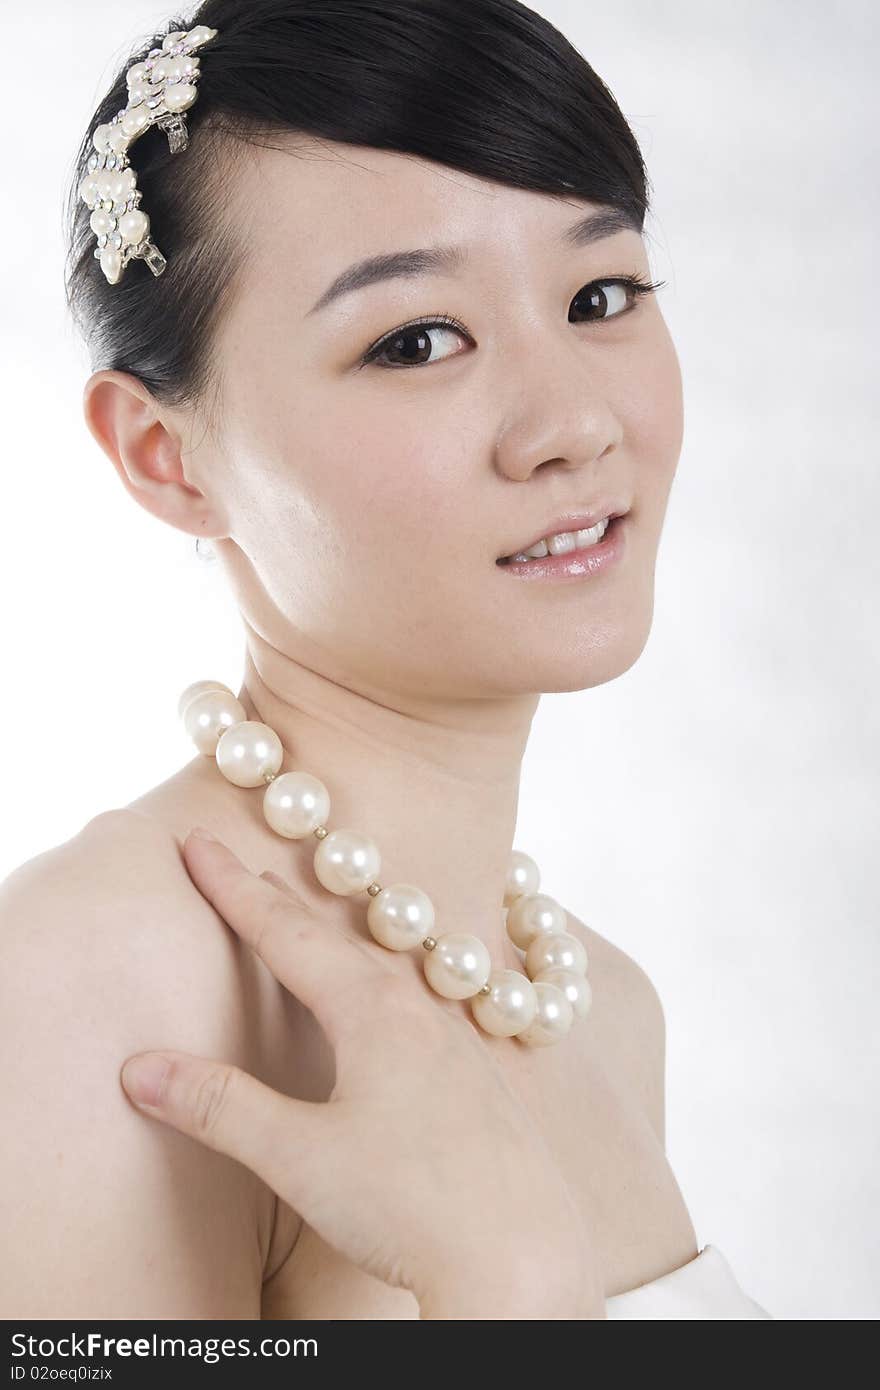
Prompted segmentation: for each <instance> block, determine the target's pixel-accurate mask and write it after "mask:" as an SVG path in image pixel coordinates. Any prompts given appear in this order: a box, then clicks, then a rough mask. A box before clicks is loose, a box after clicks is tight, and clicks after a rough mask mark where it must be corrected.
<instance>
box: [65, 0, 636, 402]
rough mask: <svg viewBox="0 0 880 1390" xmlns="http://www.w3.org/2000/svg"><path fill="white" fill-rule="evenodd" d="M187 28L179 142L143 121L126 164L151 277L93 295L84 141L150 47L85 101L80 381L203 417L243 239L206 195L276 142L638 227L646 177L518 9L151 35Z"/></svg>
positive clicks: (597, 100) (225, 13) (353, 2)
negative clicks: (530, 196) (195, 62)
mask: <svg viewBox="0 0 880 1390" xmlns="http://www.w3.org/2000/svg"><path fill="white" fill-rule="evenodd" d="M195 24H206V25H209V26H210V27H211V28H214V29H216V30H217V31H218V33H217V36H216V38H214V39H212V40H211V42H210V44H207V45H206V46H205V48H204V50H203V51H202V54H201V59H202V61H201V78H200V82H199V88H198V93H199V94H198V99H197V101H196V103H195V105H194V106H193V107H192V108H191V110H189V111H188V112H187V113H186V122H187V127H188V131H189V146H188V148H187V149H186V150H184V151H182V152H180V153H178V154H174V155H172V154H171V153H170V151H169V148H168V141H167V138H166V136H165V135H164V133H163V132H162V131H161V130H159V129H158V128H157V127H155V126H154V127H150V128H149V129H147V130H146V131H145V133H144V134H143V135H142V136H141V137H140V138H139V139H138V141H137V144H136V145H135V146H134V148H133V151H132V164H133V166H134V168H135V170H136V173H137V182H138V187H139V189H140V190H141V191H142V193H143V207H144V210H145V211H146V212H147V213H148V215H149V218H150V228H151V236H152V237H153V239H154V240H155V241H156V243H157V245H158V246H159V247H160V249H161V250H162V252H163V254H164V255H165V256H166V258H167V261H168V264H167V268H166V269H165V271H164V272H163V273H162V274H161V275H160V276H154V275H153V274H152V273H151V272H150V270H149V269H148V267H147V266H146V265H145V264H144V263H143V261H141V260H139V259H135V260H132V261H131V263H130V264H129V265H128V267H127V268H126V270H125V272H124V273H123V276H122V279H121V280H120V281H119V282H118V283H117V284H115V285H111V284H109V283H108V282H107V280H106V278H105V276H104V274H103V272H102V271H101V268H100V266H99V265H98V263H97V261H96V259H95V256H94V249H95V245H96V241H95V234H94V232H93V231H92V229H91V226H90V224H89V216H90V213H89V208H88V206H87V205H86V203H85V202H84V201H83V199H82V198H81V197H80V196H79V184H80V183H81V181H82V179H83V178H84V177H85V175H86V173H87V172H88V159H89V156H90V155H91V154H92V153H93V147H92V144H91V133H92V131H93V130H94V128H95V126H96V125H97V124H98V123H99V122H104V121H109V120H110V119H112V117H113V116H114V115H115V114H116V112H117V111H119V110H121V109H123V108H124V107H125V105H126V103H127V100H128V92H127V87H126V81H125V73H126V71H127V69H128V68H129V67H130V66H131V64H132V63H134V62H137V61H139V60H140V59H142V58H144V57H146V55H147V53H148V51H149V50H150V49H151V48H153V47H158V46H159V45H160V44H161V39H162V37H164V34H163V35H158V36H155V37H154V38H152V39H150V40H149V41H148V42H146V43H144V44H143V45H141V46H140V47H139V48H138V49H137V50H136V51H134V52H132V54H131V56H130V57H128V58H127V59H126V60H125V62H124V64H123V66H122V67H121V68H120V70H119V72H118V74H117V76H116V78H115V79H114V81H113V84H112V87H111V89H110V91H109V92H108V93H107V95H106V97H105V98H104V100H103V101H102V102H101V103H100V105H99V106H98V109H97V110H96V112H95V114H94V116H93V117H92V119H91V121H90V123H89V128H88V131H87V132H86V133H85V135H84V136H83V140H82V143H81V146H80V150H79V153H78V156H77V164H76V169H75V173H74V176H73V179H72V182H71V185H70V190H69V194H68V199H67V204H66V218H67V224H68V227H69V249H68V259H67V270H66V278H65V288H66V294H67V304H68V308H69V309H70V311H71V313H72V315H73V318H74V321H75V323H76V325H77V328H78V329H79V331H80V332H81V333H82V335H83V337H84V338H85V341H86V343H87V345H88V349H89V354H90V358H91V363H92V370H93V371H100V370H102V369H105V368H115V369H116V370H119V371H124V372H130V373H131V374H132V375H134V376H136V377H137V378H138V379H139V380H140V381H142V382H143V384H144V385H145V386H146V387H147V389H148V390H149V391H150V392H151V393H152V395H153V396H154V397H155V399H156V400H157V401H158V402H159V403H160V404H164V405H168V406H191V405H195V404H197V403H198V404H202V405H204V404H205V397H206V396H207V394H208V392H209V391H211V390H214V391H216V390H217V389H218V388H219V384H220V383H219V380H218V377H217V374H216V371H215V366H214V363H213V360H212V351H211V348H212V334H213V330H214V329H215V327H216V325H217V323H218V322H219V320H220V317H221V315H222V312H223V309H224V305H225V304H227V303H228V302H229V299H230V296H231V295H232V293H233V291H234V287H235V281H236V276H237V274H238V272H239V270H240V268H241V267H242V265H243V264H244V262H245V259H246V256H247V241H248V238H247V235H246V232H245V230H244V229H242V228H240V227H237V226H235V225H234V224H231V223H230V221H229V219H228V217H226V216H225V208H224V186H225V184H226V181H227V180H228V179H229V177H230V172H231V170H232V169H234V159H235V154H236V152H237V151H241V150H242V149H243V147H244V146H245V145H247V144H251V145H260V144H266V145H271V144H272V142H273V139H275V140H277V138H278V134H279V132H281V133H283V134H289V133H291V132H295V133H296V132H298V133H301V134H303V135H305V136H313V137H315V136H316V137H320V138H323V139H326V140H336V141H342V142H345V143H348V144H354V145H369V146H372V147H374V148H376V149H382V150H394V151H399V152H402V153H405V154H410V155H416V156H419V157H421V158H425V159H430V160H434V161H437V162H438V163H440V164H445V165H449V166H451V167H453V168H456V169H460V170H462V171H464V172H466V173H470V174H475V175H478V176H480V177H483V178H487V179H494V180H497V181H498V182H500V183H503V184H508V185H510V186H512V187H515V188H523V189H531V190H534V191H536V192H541V193H549V194H559V195H561V196H563V197H568V198H576V199H583V200H585V201H588V202H591V203H596V204H600V205H604V206H607V207H611V208H615V209H619V210H621V211H623V212H624V214H625V215H626V216H627V218H628V219H630V220H631V223H632V226H633V227H634V229H635V230H637V231H638V232H640V233H641V232H642V231H643V229H644V221H645V215H646V212H647V207H648V191H647V190H648V177H647V173H646V170H645V166H644V162H643V160H642V156H641V153H640V151H639V147H638V144H637V143H636V140H635V137H634V135H633V134H632V131H631V130H630V128H629V126H628V124H627V122H626V120H625V119H624V117H623V115H622V113H621V111H620V109H619V107H618V106H617V103H616V101H615V100H614V97H613V96H612V94H611V92H610V91H609V89H608V88H607V87H606V86H605V84H604V83H603V82H602V80H601V78H600V77H599V76H598V75H597V74H596V73H595V72H594V71H593V69H592V68H591V67H590V65H589V63H588V62H587V61H586V59H585V58H584V57H583V56H582V55H581V54H580V53H579V52H578V51H577V49H575V48H574V47H573V46H572V45H571V44H570V43H569V42H568V40H567V39H566V38H564V37H563V35H562V34H560V33H559V31H558V30H557V29H555V28H554V27H553V25H552V24H550V23H549V22H548V21H547V20H546V19H543V18H542V17H541V16H540V15H537V14H535V13H534V11H532V10H530V9H528V8H527V7H526V6H525V5H522V4H519V3H518V0H247V3H242V0H205V2H204V3H203V4H201V5H200V6H199V7H198V9H197V10H196V11H195V12H194V14H193V15H192V17H191V18H190V19H187V20H181V19H180V18H179V17H177V18H175V19H174V20H172V21H171V22H170V23H169V24H168V26H167V29H166V30H165V32H166V33H170V32H172V31H174V30H186V29H190V28H192V27H193V26H194V25H195ZM236 142H241V144H240V145H236ZM208 414H209V417H210V415H211V412H210V410H209V411H208Z"/></svg>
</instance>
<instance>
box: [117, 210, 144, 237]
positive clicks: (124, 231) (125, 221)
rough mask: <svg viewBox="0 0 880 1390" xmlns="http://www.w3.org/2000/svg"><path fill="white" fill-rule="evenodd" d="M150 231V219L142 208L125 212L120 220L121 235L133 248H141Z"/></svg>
mask: <svg viewBox="0 0 880 1390" xmlns="http://www.w3.org/2000/svg"><path fill="white" fill-rule="evenodd" d="M149 230H150V219H149V217H148V216H147V214H146V213H145V212H141V210H140V208H132V209H131V211H130V212H124V213H123V214H122V216H121V217H120V219H119V234H120V236H121V237H122V240H123V241H124V242H128V243H129V245H131V246H140V244H141V242H142V241H143V240H144V238H145V237H146V235H147V233H148V232H149Z"/></svg>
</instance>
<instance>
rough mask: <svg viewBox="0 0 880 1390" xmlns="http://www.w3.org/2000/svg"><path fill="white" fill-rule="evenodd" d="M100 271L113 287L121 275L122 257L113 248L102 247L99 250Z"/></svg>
mask: <svg viewBox="0 0 880 1390" xmlns="http://www.w3.org/2000/svg"><path fill="white" fill-rule="evenodd" d="M100 260H101V269H102V270H103V272H104V274H105V275H106V277H107V279H108V280H109V282H110V284H111V285H115V284H116V283H117V281H118V280H119V277H120V275H121V274H122V257H121V256H120V254H119V252H118V251H117V250H116V247H115V246H104V247H102V249H101V256H100Z"/></svg>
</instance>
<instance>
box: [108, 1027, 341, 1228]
mask: <svg viewBox="0 0 880 1390" xmlns="http://www.w3.org/2000/svg"><path fill="white" fill-rule="evenodd" d="M120 1080H121V1082H122V1085H123V1088H124V1090H125V1092H126V1094H127V1095H128V1096H129V1097H130V1098H131V1099H132V1100H133V1101H134V1102H135V1104H136V1105H137V1106H138V1109H140V1110H142V1111H144V1113H145V1114H149V1115H152V1116H153V1117H154V1118H156V1119H159V1120H163V1121H164V1122H165V1123H166V1124H168V1125H171V1126H172V1127H173V1128H174V1129H177V1130H180V1132H181V1133H182V1134H188V1135H189V1136H190V1137H191V1138H192V1139H197V1140H198V1141H199V1142H200V1143H202V1144H204V1145H205V1146H206V1147H207V1148H209V1149H214V1150H215V1151H216V1152H217V1153H223V1154H227V1155H228V1157H229V1158H234V1159H237V1160H238V1162H239V1163H243V1164H245V1166H246V1167H247V1168H250V1169H251V1171H252V1172H254V1173H256V1174H257V1175H258V1177H261V1178H262V1179H263V1181H264V1182H266V1183H267V1184H268V1185H269V1187H271V1188H272V1190H273V1192H279V1193H280V1194H281V1195H283V1196H284V1198H285V1200H286V1201H288V1202H291V1204H292V1205H294V1206H295V1207H297V1209H299V1208H298V1206H297V1203H298V1202H299V1201H300V1200H301V1198H300V1195H299V1191H297V1192H293V1190H292V1187H293V1185H296V1187H297V1188H299V1187H300V1185H304V1186H306V1187H307V1181H306V1174H307V1169H308V1162H309V1159H310V1157H313V1156H314V1155H315V1154H316V1153H318V1152H320V1151H321V1135H322V1133H323V1130H324V1126H322V1123H321V1121H322V1119H323V1114H322V1112H323V1111H324V1110H325V1107H324V1106H323V1105H318V1104H314V1103H312V1102H311V1101H304V1100H294V1099H292V1098H291V1097H290V1096H284V1095H282V1094H281V1093H280V1092H279V1091H274V1090H273V1089H272V1087H271V1086H266V1085H264V1084H263V1082H262V1081H258V1080H257V1078H256V1077H255V1076H251V1075H250V1074H249V1073H248V1072H246V1071H242V1070H241V1068H240V1067H236V1066H233V1065H230V1064H229V1063H227V1062H216V1061H213V1060H211V1059H209V1058H206V1057H194V1056H193V1055H192V1054H190V1053H187V1052H176V1051H170V1050H165V1051H162V1052H141V1053H137V1054H135V1055H134V1056H133V1057H129V1058H128V1059H127V1060H126V1062H125V1063H124V1065H123V1067H122V1071H121V1073H120ZM279 1184H280V1186H279ZM282 1189H283V1191H282Z"/></svg>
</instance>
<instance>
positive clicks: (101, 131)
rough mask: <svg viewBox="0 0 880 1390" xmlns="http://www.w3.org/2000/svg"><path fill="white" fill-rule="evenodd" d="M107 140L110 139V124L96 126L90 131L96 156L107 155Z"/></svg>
mask: <svg viewBox="0 0 880 1390" xmlns="http://www.w3.org/2000/svg"><path fill="white" fill-rule="evenodd" d="M109 139H110V124H109V122H102V124H101V125H96V126H95V129H94V130H93V131H92V144H93V145H94V147H95V149H96V150H97V151H98V154H108V153H109V150H110V144H109Z"/></svg>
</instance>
